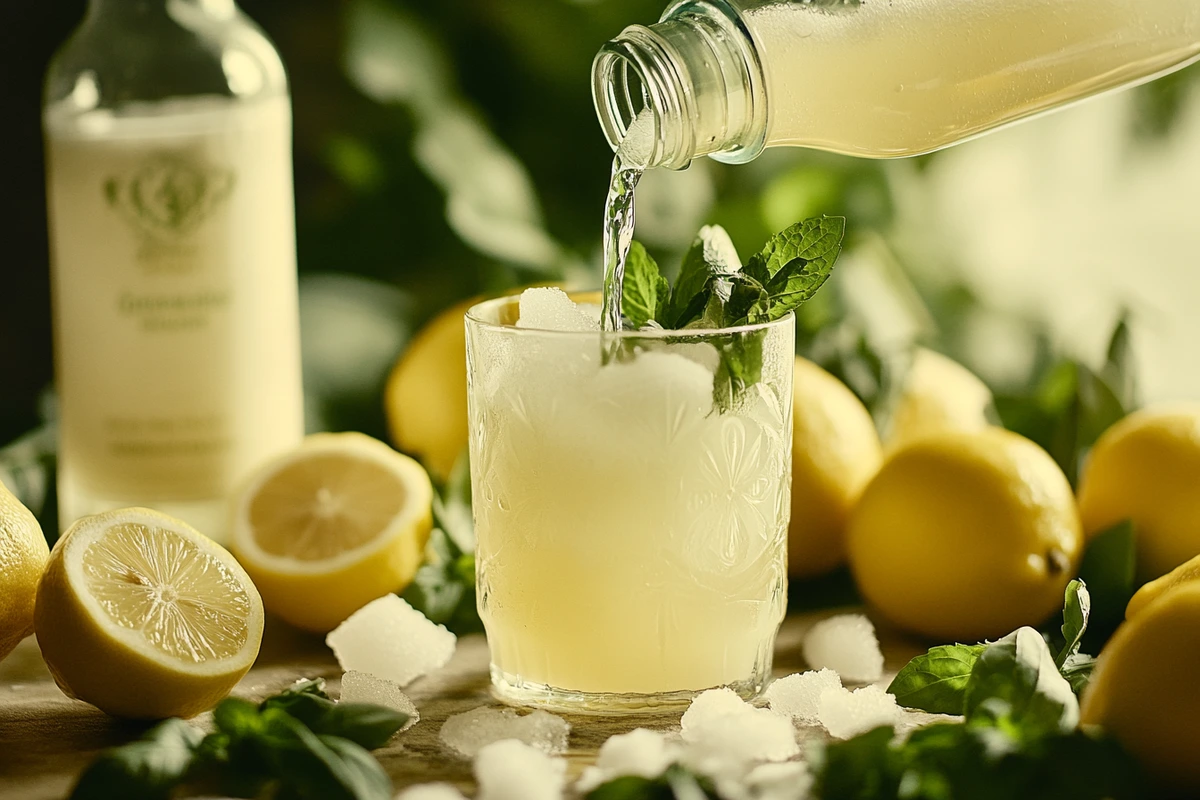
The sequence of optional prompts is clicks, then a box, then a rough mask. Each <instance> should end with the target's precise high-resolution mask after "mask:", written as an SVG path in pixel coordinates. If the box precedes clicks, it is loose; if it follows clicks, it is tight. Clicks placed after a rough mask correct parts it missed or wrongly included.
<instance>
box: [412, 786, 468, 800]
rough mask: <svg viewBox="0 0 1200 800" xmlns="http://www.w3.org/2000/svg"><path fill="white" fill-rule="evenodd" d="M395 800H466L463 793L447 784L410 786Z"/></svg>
mask: <svg viewBox="0 0 1200 800" xmlns="http://www.w3.org/2000/svg"><path fill="white" fill-rule="evenodd" d="M395 800H466V798H465V797H464V796H463V793H462V792H460V791H459V790H458V789H456V788H454V787H453V786H451V785H450V784H448V783H422V784H418V785H417V786H410V787H408V788H407V789H405V790H404V791H402V792H400V794H398V795H396V799H395Z"/></svg>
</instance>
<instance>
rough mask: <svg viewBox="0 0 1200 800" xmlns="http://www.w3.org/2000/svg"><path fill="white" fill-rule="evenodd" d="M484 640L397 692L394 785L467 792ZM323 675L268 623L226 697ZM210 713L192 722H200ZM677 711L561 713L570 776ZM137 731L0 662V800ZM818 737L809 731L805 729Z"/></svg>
mask: <svg viewBox="0 0 1200 800" xmlns="http://www.w3.org/2000/svg"><path fill="white" fill-rule="evenodd" d="M832 613H835V612H833V611H824V612H817V613H809V614H801V615H797V616H791V617H789V618H788V619H787V620H786V621H785V622H784V625H783V627H782V629H781V630H780V634H779V639H778V641H777V644H776V651H775V674H776V675H787V674H790V673H793V672H799V671H802V670H804V669H806V668H807V667H806V665H805V664H804V660H803V657H802V656H801V653H800V643H801V640H802V639H803V636H804V633H805V631H806V630H807V629H808V628H809V627H810V626H811V625H812V624H813V622H815V621H817V620H818V619H821V618H823V617H825V616H829V615H830V614H832ZM880 637H881V640H882V644H883V650H884V656H885V660H886V674H885V677H884V681H883V683H884V684H885V685H886V682H887V681H889V680H890V678H891V676H892V675H894V674H895V671H896V670H898V669H899V668H900V667H901V666H903V665H904V663H905V662H907V660H908V659H909V658H911V657H912V656H914V655H916V654H917V653H918V652H921V651H922V648H920V647H918V646H917V645H915V644H913V643H911V642H908V641H905V640H904V639H903V638H901V637H899V636H897V635H894V634H890V633H889V632H887V631H881V632H880ZM487 666H488V655H487V642H486V641H485V640H484V638H483V637H482V636H479V635H474V636H467V637H464V638H461V639H459V642H458V650H457V652H456V653H455V655H454V658H453V660H452V661H451V662H450V663H449V664H448V665H447V666H446V667H445V668H443V669H441V670H439V671H438V672H436V673H435V674H432V675H429V676H426V677H425V678H422V679H420V680H418V681H416V682H415V683H413V684H412V685H410V686H409V687H407V688H406V689H405V693H406V694H407V695H408V696H409V697H410V698H411V699H412V700H413V702H414V703H415V704H416V706H417V709H418V710H419V711H420V713H421V721H420V722H419V723H417V724H416V725H415V726H414V727H412V728H411V729H409V730H408V731H405V732H404V733H401V734H398V735H397V736H396V737H395V738H394V739H393V740H392V742H391V743H390V744H388V745H387V746H386V747H384V748H382V749H380V750H376V751H375V756H376V757H377V758H378V759H379V761H380V763H381V764H383V767H384V769H385V770H387V772H388V774H390V775H391V776H392V780H393V782H394V784H395V786H396V789H397V790H399V789H402V788H404V787H405V786H409V785H411V784H414V783H426V782H429V781H448V782H450V783H454V784H457V785H458V786H459V787H460V788H461V789H463V790H464V791H467V792H470V791H471V790H473V789H474V783H473V779H472V775H471V763H470V761H468V760H466V759H463V758H460V757H457V756H456V755H455V754H454V753H453V752H452V751H450V750H449V749H448V748H446V747H445V746H444V745H442V744H441V742H440V741H439V739H438V732H439V730H440V729H441V726H442V722H444V721H445V720H446V718H447V717H449V716H450V715H451V714H457V713H460V712H462V711H467V710H469V709H472V708H475V707H477V706H481V705H493V706H497V705H499V704H498V703H497V702H496V701H495V700H494V699H493V698H492V696H491V695H490V693H489V683H488V676H487ZM313 677H323V678H326V679H327V681H328V688H329V689H330V692H331V694H333V695H334V696H335V697H336V696H337V692H338V688H339V681H340V677H341V670H340V669H339V668H338V665H337V662H336V661H335V660H334V658H333V655H332V653H330V651H329V649H328V648H326V647H325V644H324V642H323V640H322V639H321V638H319V637H313V636H307V635H304V634H301V633H299V632H297V631H295V630H292V629H290V628H288V627H287V626H286V625H284V624H282V623H279V622H277V621H275V620H269V621H268V625H267V632H266V636H265V638H264V640H263V649H262V652H261V654H260V655H259V659H258V661H257V662H256V664H255V666H254V668H253V669H252V670H251V671H250V672H249V674H247V675H246V677H245V678H244V679H243V680H242V682H241V683H240V684H238V686H237V688H236V689H235V690H234V692H233V693H234V694H235V695H237V696H239V697H245V698H247V699H251V700H260V699H262V698H263V697H266V696H267V695H270V694H273V693H274V692H276V691H278V690H280V689H282V688H284V687H286V686H287V685H289V684H291V683H293V682H294V681H295V680H296V679H298V678H313ZM208 716H209V715H207V714H205V715H202V716H200V717H198V718H197V719H196V722H197V723H198V724H199V725H201V726H205V725H207V724H208V719H207V717H208ZM679 717H680V710H679V709H676V710H673V711H664V712H661V713H657V714H648V715H637V716H611V717H605V716H577V717H573V716H567V717H566V718H567V720H568V721H569V722H570V723H571V726H572V727H571V739H570V744H571V749H570V751H569V753H568V754H567V758H568V762H569V765H570V770H569V775H570V777H571V778H572V779H573V778H574V777H577V776H578V775H579V773H580V772H581V771H582V770H583V768H584V767H585V766H587V765H588V764H590V763H591V761H592V760H593V759H594V757H595V754H596V750H597V749H598V748H599V746H600V745H601V744H602V743H603V742H604V740H605V739H606V738H608V737H609V736H612V735H613V734H617V733H624V732H626V731H629V730H632V729H633V728H637V727H644V728H652V729H657V730H670V729H672V728H676V729H677V728H678V725H679ZM144 727H145V726H144V725H137V724H133V723H129V722H122V721H120V720H115V719H113V718H111V717H108V716H106V715H104V714H103V713H101V712H100V711H99V710H97V709H95V708H93V707H92V706H89V705H87V704H86V703H82V702H79V701H77V700H71V699H69V698H67V697H66V696H65V695H63V694H62V692H60V691H59V689H58V687H57V686H55V684H54V681H53V680H52V679H51V678H50V674H49V673H48V672H47V670H46V666H45V664H44V663H43V662H42V659H41V654H40V652H39V651H38V648H37V643H36V641H35V640H34V638H33V637H30V638H28V639H26V640H25V641H24V642H22V643H21V644H20V645H19V646H18V647H17V649H16V650H15V651H14V652H13V653H12V654H11V655H10V656H9V657H8V658H7V659H6V660H5V661H3V662H2V663H0V800H51V799H52V798H53V799H54V800H57V799H58V798H63V797H65V796H66V795H67V793H68V792H69V791H70V788H71V786H72V785H73V783H74V780H75V777H76V775H78V773H79V771H80V769H82V768H83V766H84V765H86V764H87V763H88V762H89V761H90V760H91V758H92V757H93V756H94V755H95V753H96V752H97V751H98V750H101V749H103V748H106V747H111V746H113V745H116V744H121V743H123V742H126V741H128V740H130V739H131V738H135V737H136V736H137V735H138V734H139V733H140V731H141V730H143V729H144ZM803 733H805V734H806V735H809V736H817V735H821V733H820V732H819V731H817V730H809V731H803Z"/></svg>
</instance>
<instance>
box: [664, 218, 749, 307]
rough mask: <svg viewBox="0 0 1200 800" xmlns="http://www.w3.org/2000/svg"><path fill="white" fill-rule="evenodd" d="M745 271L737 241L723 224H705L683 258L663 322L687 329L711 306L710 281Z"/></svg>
mask: <svg viewBox="0 0 1200 800" xmlns="http://www.w3.org/2000/svg"><path fill="white" fill-rule="evenodd" d="M741 268H742V261H741V258H740V257H739V256H738V253H737V248H735V247H734V246H733V240H731V239H730V238H729V234H728V233H726V232H725V229H724V228H722V227H721V226H720V225H705V226H704V227H703V228H701V229H700V233H698V234H697V235H696V239H695V241H693V242H692V246H691V247H690V248H688V251H687V253H685V254H684V256H683V264H682V266H681V267H680V268H679V277H678V278H676V280H675V288H674V289H673V290H672V291H671V299H670V302H668V303H667V307H666V313H665V314H664V315H663V316H662V317H661V318H660V319H659V321H660V322H662V324H663V327H664V328H675V329H679V328H683V327H684V326H685V325H687V324H688V323H690V322H692V321H693V320H695V319H696V317H697V316H698V315H699V314H700V313H701V310H702V309H704V308H705V307H706V306H707V302H706V300H705V295H706V294H707V290H708V288H709V287H708V284H709V280H710V279H711V278H713V277H714V276H721V275H732V274H733V273H735V272H737V271H738V270H740V269H741Z"/></svg>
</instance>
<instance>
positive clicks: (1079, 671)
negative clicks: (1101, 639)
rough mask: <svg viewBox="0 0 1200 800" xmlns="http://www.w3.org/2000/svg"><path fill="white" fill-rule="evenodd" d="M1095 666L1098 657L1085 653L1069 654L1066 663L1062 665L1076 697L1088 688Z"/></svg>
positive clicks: (1063, 673) (1064, 675) (1063, 674)
mask: <svg viewBox="0 0 1200 800" xmlns="http://www.w3.org/2000/svg"><path fill="white" fill-rule="evenodd" d="M1095 666H1096V659H1095V658H1093V657H1092V656H1089V655H1085V654H1083V653H1075V654H1074V655H1071V656H1067V660H1066V663H1064V664H1063V665H1062V669H1061V670H1060V671H1061V672H1062V676H1063V677H1064V678H1066V679H1067V683H1069V684H1071V691H1073V692H1075V696H1076V697H1078V696H1080V695H1082V694H1083V690H1084V689H1086V688H1087V685H1088V681H1090V680H1091V679H1092V670H1093V669H1094V668H1095Z"/></svg>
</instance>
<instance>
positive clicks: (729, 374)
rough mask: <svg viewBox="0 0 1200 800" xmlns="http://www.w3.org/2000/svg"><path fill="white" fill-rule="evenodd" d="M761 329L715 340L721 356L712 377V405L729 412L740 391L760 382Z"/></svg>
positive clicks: (761, 359) (732, 334)
mask: <svg viewBox="0 0 1200 800" xmlns="http://www.w3.org/2000/svg"><path fill="white" fill-rule="evenodd" d="M765 337H766V331H764V330H752V331H739V332H738V333H731V334H729V335H728V336H726V337H723V338H722V339H721V340H719V341H714V344H715V345H716V346H717V352H718V354H719V355H720V357H721V361H720V363H719V364H718V365H717V372H716V374H715V375H714V376H713V403H714V404H715V405H716V407H717V408H718V409H720V410H722V411H728V410H729V409H731V408H733V407H734V405H735V404H736V403H737V399H738V398H739V397H740V396H741V395H742V392H744V391H746V389H748V388H750V387H751V386H753V385H754V384H756V383H758V382H759V381H760V380H762V366H763V339H764V338H765Z"/></svg>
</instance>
